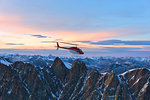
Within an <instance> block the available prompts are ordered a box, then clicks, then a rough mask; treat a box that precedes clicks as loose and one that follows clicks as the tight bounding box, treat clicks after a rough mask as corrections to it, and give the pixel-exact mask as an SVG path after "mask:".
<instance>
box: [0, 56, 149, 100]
mask: <svg viewBox="0 0 150 100" xmlns="http://www.w3.org/2000/svg"><path fill="white" fill-rule="evenodd" d="M53 57H54V56H48V57H44V56H36V55H35V56H26V55H24V56H23V55H7V57H6V56H5V57H1V58H0V73H1V74H0V99H1V100H100V99H103V100H149V99H150V71H149V69H148V68H149V67H150V66H149V62H150V60H149V58H132V57H131V58H130V57H129V58H103V57H100V58H80V59H76V58H72V59H71V58H61V59H62V60H61V59H60V58H58V57H54V59H55V60H54V61H53ZM17 60H20V61H17ZM94 61H95V62H94ZM97 61H99V62H97ZM72 62H73V63H72ZM84 62H85V63H84ZM96 62H97V63H99V64H102V65H99V66H98V64H97V63H96ZM71 63H72V64H71ZM94 63H95V64H94ZM90 64H93V66H91V65H90ZM41 65H43V66H41ZM94 65H96V67H95V68H96V69H94ZM109 65H110V66H109ZM101 66H102V68H104V67H103V66H109V67H106V68H107V69H108V70H102V69H101ZM127 66H128V67H127ZM98 67H99V68H98ZM140 67H141V68H140ZM144 67H145V68H144ZM121 68H123V69H124V68H126V70H128V71H125V72H124V71H123V72H122V71H120V72H119V73H118V72H116V69H119V70H120V69H121ZM132 68H136V69H132ZM129 69H132V70H129ZM113 70H114V71H113ZM101 72H105V73H101ZM108 72H110V73H108Z"/></svg>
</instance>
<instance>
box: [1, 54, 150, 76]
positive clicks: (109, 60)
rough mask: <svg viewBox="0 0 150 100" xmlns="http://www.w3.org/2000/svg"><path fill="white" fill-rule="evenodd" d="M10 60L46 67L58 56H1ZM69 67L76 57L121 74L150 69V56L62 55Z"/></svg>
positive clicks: (107, 70) (90, 65)
mask: <svg viewBox="0 0 150 100" xmlns="http://www.w3.org/2000/svg"><path fill="white" fill-rule="evenodd" d="M1 58H5V59H7V60H9V61H10V62H13V63H14V62H16V61H22V62H25V63H31V64H33V65H35V66H39V67H41V68H44V66H51V65H52V62H53V61H54V59H55V58H56V57H55V56H52V55H49V56H40V55H18V54H16V55H5V56H1ZM60 58H61V60H62V61H63V62H64V64H65V65H66V67H67V68H69V69H70V68H71V65H72V63H73V61H74V60H75V59H79V60H80V61H83V62H84V63H85V64H86V66H87V68H88V69H91V70H93V69H94V68H95V69H97V70H98V71H100V72H111V71H112V70H113V71H114V73H115V74H121V73H123V72H125V71H128V70H130V69H134V68H148V69H150V58H148V57H145V58H143V57H120V58H117V57H60Z"/></svg>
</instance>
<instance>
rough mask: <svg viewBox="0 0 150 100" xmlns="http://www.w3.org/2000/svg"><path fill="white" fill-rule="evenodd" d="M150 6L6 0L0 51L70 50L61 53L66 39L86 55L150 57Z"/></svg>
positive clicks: (117, 0) (144, 1)
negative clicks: (58, 43) (59, 46)
mask: <svg viewBox="0 0 150 100" xmlns="http://www.w3.org/2000/svg"><path fill="white" fill-rule="evenodd" d="M149 5H150V1H149V0H0V49H1V50H4V51H5V50H6V49H9V50H12V49H15V50H16V49H17V50H18V49H19V51H18V53H19V52H21V51H20V50H21V49H22V50H26V49H27V50H29V51H30V50H36V49H38V50H39V49H40V50H47V49H48V50H50V51H51V52H50V53H51V54H54V55H57V54H58V55H60V53H62V52H68V51H63V50H62V51H60V52H59V53H58V51H55V49H56V47H55V46H56V43H55V42H56V41H58V42H61V41H64V42H69V43H77V44H78V47H80V48H81V49H82V50H83V51H84V52H85V56H149V55H148V54H150V28H149V27H150V6H149ZM60 45H62V46H68V45H65V44H60ZM2 53H3V52H2ZM47 53H48V52H47ZM41 54H42V53H41ZM65 55H67V56H68V55H70V53H67V54H65Z"/></svg>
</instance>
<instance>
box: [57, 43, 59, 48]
mask: <svg viewBox="0 0 150 100" xmlns="http://www.w3.org/2000/svg"><path fill="white" fill-rule="evenodd" d="M57 50H59V43H58V42H57Z"/></svg>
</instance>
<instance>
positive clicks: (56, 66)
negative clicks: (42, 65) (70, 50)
mask: <svg viewBox="0 0 150 100" xmlns="http://www.w3.org/2000/svg"><path fill="white" fill-rule="evenodd" d="M51 71H52V72H53V73H54V74H55V75H56V76H57V77H58V78H60V79H61V80H62V81H63V82H65V79H66V76H67V74H68V72H69V69H67V68H66V66H65V65H64V63H63V62H62V60H61V59H60V58H59V57H56V58H55V60H54V62H53V64H52V66H51Z"/></svg>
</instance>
